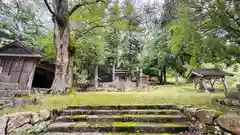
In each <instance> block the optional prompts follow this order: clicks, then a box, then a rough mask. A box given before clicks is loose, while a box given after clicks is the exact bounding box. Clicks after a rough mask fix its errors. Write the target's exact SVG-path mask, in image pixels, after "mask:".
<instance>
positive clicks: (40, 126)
mask: <svg viewBox="0 0 240 135" xmlns="http://www.w3.org/2000/svg"><path fill="white" fill-rule="evenodd" d="M48 125H49V123H48V122H41V123H37V124H35V125H34V126H33V127H31V128H30V129H25V128H20V129H19V130H17V131H16V133H17V135H38V134H40V133H42V132H46V131H47V126H48Z"/></svg>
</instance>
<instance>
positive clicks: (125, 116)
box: [121, 115, 174, 118]
mask: <svg viewBox="0 0 240 135" xmlns="http://www.w3.org/2000/svg"><path fill="white" fill-rule="evenodd" d="M139 116H153V117H156V118H171V117H174V115H121V117H123V118H129V117H131V118H136V117H139Z"/></svg>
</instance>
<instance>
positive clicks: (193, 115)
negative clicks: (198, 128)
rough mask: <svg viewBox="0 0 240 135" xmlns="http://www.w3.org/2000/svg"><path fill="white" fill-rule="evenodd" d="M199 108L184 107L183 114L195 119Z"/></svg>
mask: <svg viewBox="0 0 240 135" xmlns="http://www.w3.org/2000/svg"><path fill="white" fill-rule="evenodd" d="M197 110H199V108H184V110H183V114H184V115H185V116H186V117H188V118H189V119H190V120H192V121H195V120H196V112H197Z"/></svg>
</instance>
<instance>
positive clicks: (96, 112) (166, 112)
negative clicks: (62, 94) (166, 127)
mask: <svg viewBox="0 0 240 135" xmlns="http://www.w3.org/2000/svg"><path fill="white" fill-rule="evenodd" d="M117 114H121V115H122V114H149V115H150V114H155V115H178V114H181V112H180V111H179V110H169V109H166V110H157V109H156V110H152V109H151V110H148V109H147V110H143V109H138V110H136V109H133V110H80V109H76V110H63V111H62V115H117Z"/></svg>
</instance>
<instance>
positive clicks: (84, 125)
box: [70, 122, 89, 127]
mask: <svg viewBox="0 0 240 135" xmlns="http://www.w3.org/2000/svg"><path fill="white" fill-rule="evenodd" d="M88 126H89V124H88V123H87V122H82V123H76V124H73V125H71V126H70V127H88Z"/></svg>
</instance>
